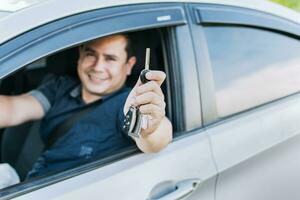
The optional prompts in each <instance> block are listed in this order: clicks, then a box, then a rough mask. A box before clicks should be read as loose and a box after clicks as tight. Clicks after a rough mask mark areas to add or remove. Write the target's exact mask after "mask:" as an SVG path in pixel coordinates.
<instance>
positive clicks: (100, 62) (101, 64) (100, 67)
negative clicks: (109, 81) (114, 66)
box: [94, 58, 106, 71]
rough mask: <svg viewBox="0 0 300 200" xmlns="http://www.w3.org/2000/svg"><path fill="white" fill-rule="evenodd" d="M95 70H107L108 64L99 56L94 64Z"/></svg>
mask: <svg viewBox="0 0 300 200" xmlns="http://www.w3.org/2000/svg"><path fill="white" fill-rule="evenodd" d="M94 70H95V71H105V70H106V64H105V62H104V59H103V58H99V59H98V60H97V62H96V64H95V66H94Z"/></svg>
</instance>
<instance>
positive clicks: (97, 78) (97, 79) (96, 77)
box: [88, 73, 108, 83]
mask: <svg viewBox="0 0 300 200" xmlns="http://www.w3.org/2000/svg"><path fill="white" fill-rule="evenodd" d="M88 77H89V79H90V80H91V81H93V82H95V83H100V82H103V81H105V80H107V79H108V77H107V76H104V75H101V74H100V75H98V74H92V73H90V74H88Z"/></svg>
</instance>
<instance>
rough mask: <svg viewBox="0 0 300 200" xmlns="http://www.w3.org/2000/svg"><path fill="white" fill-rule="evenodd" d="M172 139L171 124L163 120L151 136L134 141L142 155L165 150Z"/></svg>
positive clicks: (166, 119)
mask: <svg viewBox="0 0 300 200" xmlns="http://www.w3.org/2000/svg"><path fill="white" fill-rule="evenodd" d="M172 138H173V130H172V124H171V122H170V121H169V120H168V118H166V117H165V118H164V119H163V120H162V121H161V123H160V125H159V127H158V128H157V129H156V130H155V131H154V132H153V133H151V134H149V135H147V136H142V137H141V138H139V139H136V140H135V142H136V144H137V146H138V148H139V149H140V150H141V151H143V152H144V153H156V152H158V151H160V150H162V149H163V148H165V147H166V146H167V145H168V144H169V143H170V142H171V141H172Z"/></svg>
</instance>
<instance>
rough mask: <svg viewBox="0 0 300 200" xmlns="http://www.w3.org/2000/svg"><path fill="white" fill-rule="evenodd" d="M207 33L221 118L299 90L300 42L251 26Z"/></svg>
mask: <svg viewBox="0 0 300 200" xmlns="http://www.w3.org/2000/svg"><path fill="white" fill-rule="evenodd" d="M204 31H205V35H206V38H207V43H208V49H209V56H210V61H211V66H212V72H213V79H214V87H215V88H214V89H215V98H216V104H217V112H218V115H219V117H225V116H228V115H231V114H234V113H237V112H241V111H244V110H246V109H250V108H253V107H255V106H258V105H261V104H264V103H266V102H270V101H273V100H276V99H279V98H282V97H285V96H287V95H290V94H293V93H296V92H299V91H300V79H299V77H300V56H299V55H300V41H299V40H298V39H296V38H293V37H289V36H287V35H284V34H280V33H276V32H272V31H268V30H265V29H258V28H250V27H238V26H211V27H204ZM286 77H289V78H286Z"/></svg>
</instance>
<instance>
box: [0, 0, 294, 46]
mask: <svg viewBox="0 0 300 200" xmlns="http://www.w3.org/2000/svg"><path fill="white" fill-rule="evenodd" d="M18 1H21V2H22V1H24V2H31V4H30V3H29V4H28V5H27V6H23V7H21V8H18V9H17V8H15V9H11V10H10V12H2V13H3V14H1V11H0V27H5V28H1V31H0V44H2V43H4V42H5V41H8V40H9V39H11V38H13V37H15V36H17V35H20V34H22V33H24V32H26V31H28V30H31V29H33V28H35V27H38V26H40V25H43V24H46V23H48V22H51V21H54V20H57V19H60V18H63V17H67V16H70V15H74V14H78V13H81V12H85V11H89V10H94V9H99V8H106V7H113V6H120V5H132V4H142V3H163V2H186V3H188V2H190V3H209V4H218V5H230V6H237V7H242V8H249V9H254V10H258V11H263V12H267V13H270V14H273V15H277V16H280V17H283V18H286V19H289V20H291V21H293V22H295V23H298V24H300V14H298V13H297V12H295V11H292V10H290V9H288V8H285V7H283V6H280V5H277V4H274V3H271V2H269V1H265V0H123V1H119V0H101V1H95V0H84V1H74V0H63V3H62V1H61V0H18ZM18 1H17V2H18ZM0 10H1V6H0Z"/></svg>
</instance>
